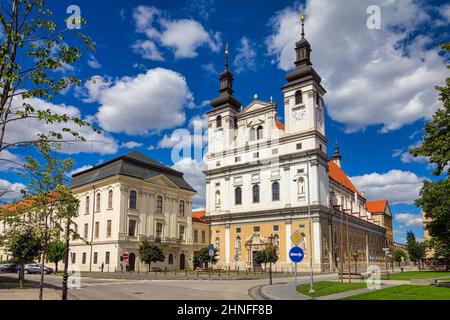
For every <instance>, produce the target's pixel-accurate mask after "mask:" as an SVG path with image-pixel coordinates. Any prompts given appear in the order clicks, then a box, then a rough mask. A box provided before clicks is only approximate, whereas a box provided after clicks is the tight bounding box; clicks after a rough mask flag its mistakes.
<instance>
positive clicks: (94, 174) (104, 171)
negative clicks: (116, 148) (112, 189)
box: [70, 151, 195, 192]
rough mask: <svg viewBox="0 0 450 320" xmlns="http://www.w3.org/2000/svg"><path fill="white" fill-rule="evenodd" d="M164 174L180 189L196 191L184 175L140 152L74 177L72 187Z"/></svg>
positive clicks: (129, 154)
mask: <svg viewBox="0 0 450 320" xmlns="http://www.w3.org/2000/svg"><path fill="white" fill-rule="evenodd" d="M160 174H163V175H165V176H166V177H167V178H168V179H170V180H171V181H172V182H173V183H175V184H176V185H177V186H178V187H179V188H181V189H186V190H189V191H194V192H195V190H194V189H193V188H192V187H191V186H190V185H189V183H187V182H186V180H184V178H183V173H182V172H179V171H176V170H174V169H172V168H169V167H167V166H165V165H164V164H162V163H160V162H158V161H156V160H154V159H152V158H150V157H147V156H146V155H144V154H142V153H141V152H138V151H132V152H130V153H127V154H124V155H121V156H119V157H117V158H114V159H112V160H109V161H107V162H104V163H101V164H99V165H97V166H95V167H92V168H90V169H87V170H84V171H81V172H78V173H76V174H74V175H72V178H73V179H72V182H71V185H70V186H71V187H72V188H76V187H80V186H82V185H85V184H88V183H92V182H94V181H98V180H101V179H104V178H108V177H111V176H115V175H124V176H129V177H133V178H138V179H148V178H151V177H154V176H157V175H160Z"/></svg>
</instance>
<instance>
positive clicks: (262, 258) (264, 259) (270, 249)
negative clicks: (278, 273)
mask: <svg viewBox="0 0 450 320" xmlns="http://www.w3.org/2000/svg"><path fill="white" fill-rule="evenodd" d="M255 261H256V263H259V264H264V269H265V268H266V264H267V263H276V262H277V261H278V255H277V248H276V247H275V246H273V245H270V244H267V245H266V246H265V248H264V249H263V250H260V251H258V252H257V253H256V256H255Z"/></svg>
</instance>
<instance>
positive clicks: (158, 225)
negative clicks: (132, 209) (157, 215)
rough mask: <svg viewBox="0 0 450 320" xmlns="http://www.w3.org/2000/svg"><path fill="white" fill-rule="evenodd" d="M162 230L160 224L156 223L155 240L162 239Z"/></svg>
mask: <svg viewBox="0 0 450 320" xmlns="http://www.w3.org/2000/svg"><path fill="white" fill-rule="evenodd" d="M162 230H163V225H162V223H157V224H156V238H161V237H162Z"/></svg>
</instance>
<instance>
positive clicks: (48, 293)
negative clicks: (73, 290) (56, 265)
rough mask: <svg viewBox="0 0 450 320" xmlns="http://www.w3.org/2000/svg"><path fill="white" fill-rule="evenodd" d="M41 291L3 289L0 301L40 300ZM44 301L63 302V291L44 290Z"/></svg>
mask: <svg viewBox="0 0 450 320" xmlns="http://www.w3.org/2000/svg"><path fill="white" fill-rule="evenodd" d="M38 299H39V289H35V288H27V289H1V290H0V300H38ZM44 300H61V291H60V290H57V289H50V288H46V289H45V290H44Z"/></svg>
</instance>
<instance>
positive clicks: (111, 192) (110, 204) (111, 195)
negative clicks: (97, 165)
mask: <svg viewBox="0 0 450 320" xmlns="http://www.w3.org/2000/svg"><path fill="white" fill-rule="evenodd" d="M112 205H113V191H112V190H109V191H108V209H112Z"/></svg>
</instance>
